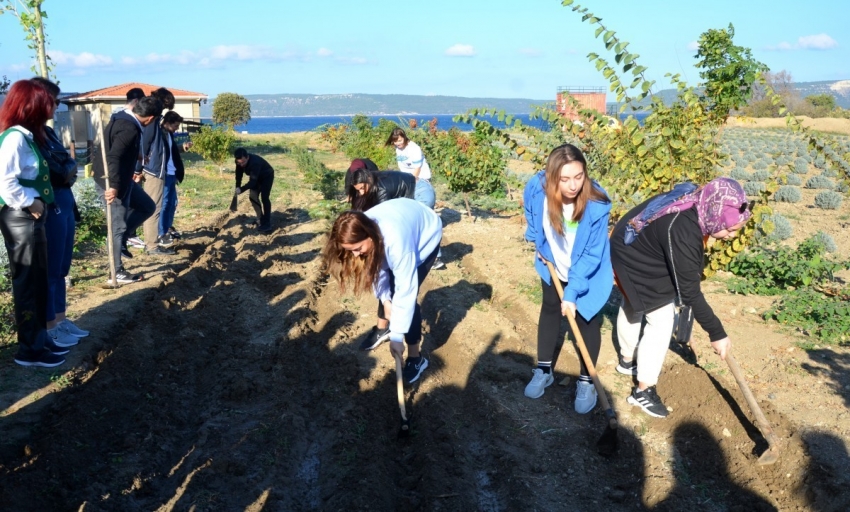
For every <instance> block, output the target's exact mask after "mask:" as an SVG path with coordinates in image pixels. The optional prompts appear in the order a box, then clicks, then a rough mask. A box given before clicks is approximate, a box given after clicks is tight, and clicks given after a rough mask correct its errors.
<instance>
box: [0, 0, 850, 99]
mask: <svg viewBox="0 0 850 512" xmlns="http://www.w3.org/2000/svg"><path fill="white" fill-rule="evenodd" d="M580 3H582V4H583V5H584V6H586V7H588V8H590V10H591V11H592V12H594V13H595V14H596V15H597V16H599V17H601V18H602V20H603V22H604V23H605V24H606V25H607V26H608V28H609V29H612V30H615V31H616V32H617V35H618V36H619V37H621V38H622V39H623V40H625V41H628V42H629V43H630V46H629V50H630V51H631V52H636V53H639V54H640V56H641V57H640V63H641V64H642V65H644V66H647V67H648V68H649V70H648V72H647V74H648V75H649V77H650V78H652V79H655V80H658V82H659V86H660V87H659V88H665V87H666V86H667V85H666V84H667V83H668V82H667V81H666V79H664V74H665V73H667V72H671V73H682V74H683V76H684V77H685V78H686V79H687V80H688V81H689V82H690V83H694V84H695V83H697V82H698V81H699V74H698V71H697V70H696V68H695V67H694V63H695V62H696V59H694V53H695V46H694V45H695V42H696V40H697V39H698V38H699V35H700V34H701V33H702V32H704V31H706V30H708V29H710V28H725V27H726V26H727V25H728V24H729V23H730V22H731V23H733V24H734V26H735V31H736V35H735V42H736V44H739V45H742V46H746V47H749V48H751V49H752V51H753V54H754V56H755V57H756V58H757V59H759V60H761V61H762V62H764V63H766V64H767V65H768V66H769V67H770V68H771V70H773V71H780V70H786V71H788V72H790V73H791V75H792V76H793V78H794V80H795V81H799V82H804V81H816V80H841V79H850V39H848V37H850V36H847V35H846V34H848V32H847V30H846V23H847V20H848V19H850V2H846V1H843V0H808V1H806V2H802V3H801V2H791V1H789V0H773V1H766V0H734V1H733V0H712V1H709V2H702V1H701V2H692V1H687V0H679V1H671V0H668V1H662V0H644V1H640V2H638V1H634V0H605V1H602V0H586V1H585V2H580ZM131 5H132V6H133V10H132V11H130V10H129V6H131ZM43 8H44V10H45V11H47V13H48V20H47V34H48V39H49V53H50V55H51V57H52V58H53V60H54V62H55V63H56V70H55V72H56V75H57V77H58V78H59V80H60V81H61V86H62V89H63V90H65V91H69V92H70V91H74V92H82V91H88V90H93V89H98V88H101V87H107V86H110V85H116V84H120V83H124V82H131V81H136V82H144V83H151V84H156V85H163V86H166V87H173V88H180V89H188V90H192V91H198V92H203V93H206V94H209V95H210V96H214V95H216V94H218V93H220V92H237V93H240V94H264V93H315V94H335V93H373V94H439V95H451V96H468V97H500V98H531V99H543V100H548V99H552V98H553V97H554V95H555V91H556V89H557V87H559V86H605V85H607V82H606V81H605V80H604V79H603V78H602V76H601V74H599V73H598V72H597V71H596V69H595V67H594V66H592V65H591V64H589V63H588V61H587V57H586V56H587V54H588V53H589V52H597V53H599V54H601V55H605V51H604V46H603V45H602V43H601V40H599V39H595V38H594V37H593V32H594V30H593V28H591V26H590V25H588V24H586V23H582V22H580V16H578V15H577V14H575V13H573V12H572V11H571V10H570V9H569V8H565V7H562V6H561V4H560V1H557V0H512V1H504V0H487V1H483V0H452V1H445V0H427V1H419V2H404V1H399V0H397V1H392V2H391V1H384V0H365V1H364V0H348V1H335V0H333V1H332V0H313V1H304V0H277V1H259V0H256V1H252V0H242V1H233V0H229V1H223V0H170V1H165V0H145V1H143V2H116V1H114V0H111V1H102V0H86V2H78V1H67V0H45V2H44V4H43ZM609 60H610V59H609ZM31 64H32V56H31V51H30V50H29V49H27V47H26V43H25V42H24V40H23V31H22V30H21V28H20V27H19V26H18V24H17V20H16V19H15V18H13V17H12V16H9V15H2V16H0V75H7V76H8V78H9V79H10V80H16V79H20V78H28V77H29V76H31V72H30V71H29V69H30V66H31ZM609 99H610V98H609Z"/></svg>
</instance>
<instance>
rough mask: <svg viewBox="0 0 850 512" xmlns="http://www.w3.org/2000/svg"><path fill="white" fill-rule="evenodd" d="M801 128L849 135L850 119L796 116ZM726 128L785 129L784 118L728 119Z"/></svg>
mask: <svg viewBox="0 0 850 512" xmlns="http://www.w3.org/2000/svg"><path fill="white" fill-rule="evenodd" d="M797 119H799V120H800V121H801V122H802V124H803V126H805V127H806V128H811V129H813V130H818V131H822V132H830V133H840V134H843V135H850V119H841V118H835V117H818V118H811V117H808V116H797ZM726 125H727V126H740V127H743V128H787V125H786V123H785V118H784V117H730V118H729V120H728V121H727V122H726Z"/></svg>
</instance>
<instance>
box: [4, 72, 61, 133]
mask: <svg viewBox="0 0 850 512" xmlns="http://www.w3.org/2000/svg"><path fill="white" fill-rule="evenodd" d="M54 101H55V100H54V98H53V96H51V95H50V93H49V92H48V91H47V89H45V88H44V87H42V86H41V85H38V84H36V83H35V82H32V81H31V80H18V81H17V82H15V83H14V84H12V87H11V88H10V89H9V93H8V94H7V95H6V101H5V102H4V103H3V106H2V107H0V132H4V131H6V130H8V129H9V128H11V127H13V126H16V125H20V126H23V127H24V128H26V129H27V130H29V131H31V132H32V134H33V137H34V138H35V140H36V141H38V142H39V143H40V144H43V143H44V123H46V122H47V121H48V120H49V119H51V118H52V117H53V107H54V106H55V103H54Z"/></svg>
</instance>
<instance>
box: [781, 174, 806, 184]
mask: <svg viewBox="0 0 850 512" xmlns="http://www.w3.org/2000/svg"><path fill="white" fill-rule="evenodd" d="M785 181H786V182H787V183H788V184H789V185H796V186H798V187H799V186H800V185H802V184H803V178H801V177H799V176H797V175H796V174H789V175H787V176H785Z"/></svg>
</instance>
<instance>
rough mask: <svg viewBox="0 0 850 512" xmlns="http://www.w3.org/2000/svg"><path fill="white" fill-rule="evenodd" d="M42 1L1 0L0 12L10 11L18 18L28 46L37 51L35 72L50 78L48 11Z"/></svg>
mask: <svg viewBox="0 0 850 512" xmlns="http://www.w3.org/2000/svg"><path fill="white" fill-rule="evenodd" d="M42 3H44V0H0V14H3V13H9V14H11V15H12V16H14V17H16V18H18V21H19V22H20V23H21V27H23V29H24V34H26V35H25V37H24V39H26V41H27V46H28V47H29V48H30V49H31V50H33V51H34V52H35V59H36V63H37V66H33V68H32V70H33V72H34V73H36V74H37V75H38V76H41V77H44V78H50V70H51V67H50V66H49V65H48V61H49V60H50V57H49V56H48V55H47V38H46V36H45V35H44V20H45V19H46V18H47V13H46V12H44V11H43V10H41V4H42ZM4 78H5V77H4Z"/></svg>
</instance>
